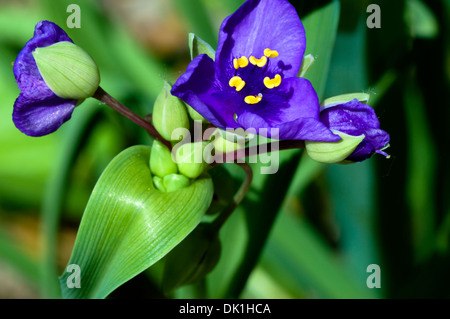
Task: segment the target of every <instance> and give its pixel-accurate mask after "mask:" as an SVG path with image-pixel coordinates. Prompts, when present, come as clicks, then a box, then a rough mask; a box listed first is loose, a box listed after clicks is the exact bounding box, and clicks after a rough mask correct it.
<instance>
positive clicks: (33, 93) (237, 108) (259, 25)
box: [13, 0, 389, 162]
mask: <svg viewBox="0 0 450 319" xmlns="http://www.w3.org/2000/svg"><path fill="white" fill-rule="evenodd" d="M305 48H306V37H305V30H304V28H303V25H302V22H301V21H300V18H299V16H298V14H297V12H296V10H295V8H294V7H293V6H292V5H291V4H290V3H289V2H288V1H286V0H248V1H246V2H245V3H244V4H243V5H242V6H241V7H240V8H239V9H238V10H237V11H236V12H235V13H233V14H232V15H231V16H229V17H228V18H226V19H225V21H223V23H222V25H221V27H220V33H219V44H218V47H217V51H216V52H215V57H214V59H212V58H211V57H210V56H212V55H210V56H208V55H207V54H200V55H198V56H196V57H195V58H194V59H193V60H192V61H191V63H190V64H189V66H188V67H187V70H186V72H185V73H184V74H182V75H181V76H180V77H179V78H178V80H177V81H176V83H175V84H174V85H173V87H172V89H171V94H172V95H173V96H175V97H177V98H179V99H181V100H183V101H184V102H186V103H187V104H188V105H189V106H190V107H192V108H193V109H194V110H195V111H196V112H198V114H200V115H201V116H202V117H203V118H204V119H206V120H207V121H209V122H210V123H211V124H213V125H214V126H216V127H218V128H220V129H237V128H243V129H244V130H248V129H254V130H256V131H260V130H261V129H263V130H265V132H267V133H266V135H267V137H274V138H277V139H280V140H305V141H311V142H323V143H339V142H340V141H341V142H342V136H344V135H343V134H346V135H350V136H363V137H364V138H363V139H362V140H361V141H359V140H358V141H357V143H356V142H355V143H356V144H355V143H353V142H352V143H353V144H352V143H350V144H351V147H353V148H352V149H351V150H352V153H351V154H350V155H349V156H348V158H346V159H347V160H349V161H362V160H364V159H367V158H368V157H370V156H371V155H372V154H373V153H375V152H377V153H380V154H383V155H386V156H387V154H386V153H384V152H383V151H382V150H383V149H384V148H385V147H387V145H388V143H389V135H388V134H387V133H386V132H385V131H383V130H381V129H380V124H379V121H378V118H377V116H376V114H375V112H374V111H373V109H372V108H371V107H370V106H368V105H365V104H362V103H360V102H358V101H357V100H354V101H348V102H345V103H341V104H339V105H334V106H332V107H325V108H322V110H321V109H320V106H319V100H318V96H317V94H316V92H315V90H314V88H313V86H312V85H311V83H310V82H309V81H308V80H307V79H305V78H302V77H299V76H298V74H299V71H300V68H301V65H302V60H303V56H304V53H305ZM78 50H81V49H79V48H78V47H76V46H75V45H74V44H73V43H72V40H71V39H70V38H69V37H68V36H67V34H66V33H65V32H64V31H63V30H62V29H61V28H60V27H58V26H57V25H55V24H54V23H52V22H49V21H42V22H39V23H38V24H37V25H36V30H35V33H34V36H33V38H32V39H31V40H30V41H29V42H28V43H27V44H26V45H25V47H24V48H23V50H22V51H21V52H20V54H19V55H18V57H17V60H16V61H15V63H14V75H15V78H16V81H17V83H18V86H19V88H20V90H21V93H20V95H19V97H18V98H17V100H16V102H15V104H14V111H13V120H14V123H15V125H16V126H17V128H19V130H21V131H22V132H24V133H25V134H27V135H30V136H42V135H46V134H49V133H52V132H54V131H55V130H56V129H58V128H59V127H60V126H61V125H62V124H63V123H64V122H65V121H67V120H68V119H70V117H71V114H72V112H73V110H74V108H75V106H76V105H77V104H79V103H80V102H81V101H83V100H84V99H85V98H87V97H89V96H92V95H93V94H94V92H95V91H96V90H97V88H98V84H99V81H100V77H99V74H98V69H97V67H96V65H95V63H94V62H93V61H92V59H90V57H89V56H88V55H87V54H84V53H82V52H84V51H78ZM156 115H157V114H156ZM172 122H173V121H172ZM175 122H176V121H175ZM157 129H158V128H157ZM272 129H276V132H277V135H276V136H272V135H271V134H273V133H272V132H273V130H272ZM158 131H160V129H159V130H158ZM161 134H162V133H161ZM163 135H164V134H163ZM164 138H165V139H166V140H167V137H164ZM344 144H345V143H344ZM347 144H348V143H347ZM342 145H343V143H341V144H340V147H341V146H342ZM326 149H327V150H330V149H332V148H330V147H329V145H328V144H327V145H326ZM340 154H343V153H342V152H341V151H340ZM332 161H333V159H331V162H332Z"/></svg>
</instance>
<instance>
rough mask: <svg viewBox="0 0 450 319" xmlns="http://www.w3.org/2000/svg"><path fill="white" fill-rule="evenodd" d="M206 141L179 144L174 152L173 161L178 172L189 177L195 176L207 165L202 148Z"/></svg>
mask: <svg viewBox="0 0 450 319" xmlns="http://www.w3.org/2000/svg"><path fill="white" fill-rule="evenodd" d="M207 144H208V143H206V142H195V143H186V144H183V145H181V146H180V147H179V148H178V149H177V150H176V153H175V158H176V160H175V162H176V163H177V166H178V171H179V172H180V174H183V175H184V176H187V177H189V178H193V179H195V178H197V177H198V176H200V174H202V173H203V171H204V170H205V169H206V167H207V166H208V163H207V162H206V161H205V159H204V156H203V154H204V150H205V147H206V145H207Z"/></svg>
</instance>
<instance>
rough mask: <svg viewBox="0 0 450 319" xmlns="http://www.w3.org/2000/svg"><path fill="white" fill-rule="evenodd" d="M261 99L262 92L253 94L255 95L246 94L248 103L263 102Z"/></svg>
mask: <svg viewBox="0 0 450 319" xmlns="http://www.w3.org/2000/svg"><path fill="white" fill-rule="evenodd" d="M261 100H262V94H261V93H260V94H258V95H257V96H253V95H249V96H246V97H245V99H244V101H245V103H247V104H256V103H259V102H261Z"/></svg>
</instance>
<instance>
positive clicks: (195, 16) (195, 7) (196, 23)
mask: <svg viewBox="0 0 450 319" xmlns="http://www.w3.org/2000/svg"><path fill="white" fill-rule="evenodd" d="M173 4H174V5H175V6H176V8H177V9H178V11H179V12H180V14H181V15H182V17H183V18H184V19H185V21H186V22H187V23H188V24H189V27H190V29H191V30H192V31H193V32H194V33H196V34H199V35H201V37H202V38H203V39H205V41H206V42H207V43H212V44H213V45H214V46H216V45H217V34H218V33H216V31H213V30H215V28H213V26H212V24H211V20H210V18H209V16H208V12H207V10H206V8H205V5H204V4H203V3H202V1H200V0H190V1H186V0H174V1H173Z"/></svg>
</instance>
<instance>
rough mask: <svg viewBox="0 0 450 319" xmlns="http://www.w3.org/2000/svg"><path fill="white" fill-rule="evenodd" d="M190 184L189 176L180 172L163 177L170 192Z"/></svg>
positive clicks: (167, 190)
mask: <svg viewBox="0 0 450 319" xmlns="http://www.w3.org/2000/svg"><path fill="white" fill-rule="evenodd" d="M189 184H190V181H189V178H187V177H186V176H184V175H180V174H170V175H166V176H164V178H163V186H164V188H165V190H166V192H168V193H170V192H174V191H176V190H179V189H182V188H185V187H187V186H189Z"/></svg>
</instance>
